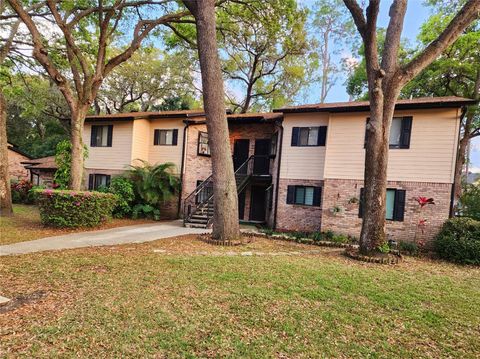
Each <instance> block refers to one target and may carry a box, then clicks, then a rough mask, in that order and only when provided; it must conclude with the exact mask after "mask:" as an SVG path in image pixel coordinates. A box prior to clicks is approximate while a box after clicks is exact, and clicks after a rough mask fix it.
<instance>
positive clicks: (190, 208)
mask: <svg viewBox="0 0 480 359" xmlns="http://www.w3.org/2000/svg"><path fill="white" fill-rule="evenodd" d="M255 157H259V156H255V155H252V156H250V157H249V158H248V159H247V160H246V161H245V162H244V163H242V164H241V165H240V167H238V168H237V169H236V171H235V173H234V174H235V181H236V184H237V191H238V192H241V191H242V190H243V189H244V188H245V186H246V184H247V183H248V179H249V177H250V176H251V175H252V173H253V160H254V158H255ZM242 172H244V173H242ZM240 176H241V177H240ZM242 177H243V181H242V182H240V183H239V179H240V178H242ZM211 183H212V184H213V175H210V176H209V177H207V179H205V180H204V181H203V182H202V183H200V184H199V185H198V186H197V187H196V188H195V190H194V191H193V192H192V193H190V194H189V195H188V196H187V197H186V198H185V200H184V201H183V223H184V224H185V222H186V221H187V220H189V219H191V216H192V215H193V214H194V213H196V211H197V210H198V209H200V208H206V214H207V226H208V225H209V224H210V222H211V220H212V218H213V217H210V210H209V208H208V207H209V205H210V204H211V203H212V202H213V191H212V193H210V194H209V195H208V197H206V198H203V200H202V201H201V202H200V203H196V198H197V196H198V195H199V194H201V193H203V191H205V190H206V189H207V187H208V185H209V184H211Z"/></svg>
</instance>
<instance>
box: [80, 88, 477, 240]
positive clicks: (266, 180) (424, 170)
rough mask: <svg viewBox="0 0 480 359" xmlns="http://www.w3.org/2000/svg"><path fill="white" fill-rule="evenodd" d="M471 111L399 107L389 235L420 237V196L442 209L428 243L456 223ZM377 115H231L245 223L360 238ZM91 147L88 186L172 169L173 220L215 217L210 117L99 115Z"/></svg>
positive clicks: (455, 104) (200, 221) (450, 106)
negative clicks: (448, 222) (456, 190)
mask: <svg viewBox="0 0 480 359" xmlns="http://www.w3.org/2000/svg"><path fill="white" fill-rule="evenodd" d="M470 103H472V101H471V100H468V99H464V98H457V97H444V98H420V99H413V100H400V101H398V103H397V105H396V111H395V119H394V121H393V125H392V130H391V136H390V148H391V150H390V153H389V167H388V181H389V182H388V191H387V213H386V216H387V219H388V221H387V231H388V234H389V236H390V237H392V238H394V239H397V240H411V239H412V238H413V237H414V236H415V233H416V231H417V224H418V221H419V219H420V213H419V212H418V205H417V204H416V201H415V198H416V197H418V196H427V197H433V198H434V199H435V203H436V205H435V206H434V208H427V209H426V210H424V211H423V213H422V214H421V215H422V216H424V217H425V218H427V219H428V227H427V231H426V236H427V237H428V239H430V238H432V236H433V235H434V234H435V232H436V231H437V229H438V228H439V227H440V225H441V224H442V223H443V221H444V220H445V219H446V218H448V216H449V213H450V210H451V193H452V183H453V172H454V165H455V158H456V150H457V140H458V136H459V128H460V117H461V113H462V111H461V109H462V107H464V106H465V105H467V104H470ZM368 111H369V104H368V102H346V103H333V104H319V105H304V106H296V107H289V108H284V109H279V110H275V111H274V113H259V114H255V113H253V114H242V115H228V116H227V118H228V123H229V129H230V142H231V146H232V155H233V158H234V166H235V169H236V171H237V172H236V178H237V184H238V186H239V192H240V194H239V210H240V218H241V219H242V220H244V221H249V222H254V223H265V224H266V225H268V226H270V227H274V228H276V229H279V230H299V231H315V230H322V231H325V230H328V229H331V230H333V231H335V232H340V233H345V234H349V235H353V236H357V237H358V235H359V232H360V227H361V218H360V217H361V212H362V209H361V207H362V206H361V204H360V202H361V197H362V188H363V171H364V160H365V150H364V142H365V126H366V121H367V118H368V115H369V113H368ZM84 142H85V143H86V144H87V145H88V146H89V158H88V159H87V161H86V163H85V167H86V171H87V173H88V176H87V177H86V178H88V183H86V184H85V187H88V188H90V189H95V188H96V187H98V186H99V185H102V184H106V183H108V181H109V180H110V176H112V175H116V174H120V173H122V172H123V171H125V170H126V169H127V168H128V166H129V165H132V164H136V163H139V162H138V161H137V159H142V160H145V161H148V162H150V163H152V164H153V163H164V162H173V163H174V164H175V165H176V172H177V174H178V175H179V176H180V177H181V178H182V192H181V196H180V198H179V199H177V200H175V201H172V202H171V203H169V206H168V208H169V213H170V214H171V215H172V216H174V215H175V214H177V213H179V214H183V215H184V216H185V217H186V222H188V223H190V224H192V225H205V223H206V222H207V221H209V220H210V219H211V215H212V211H213V206H212V204H213V198H212V188H211V186H212V183H211V179H209V176H210V174H211V164H210V158H209V151H210V150H209V147H208V134H207V130H206V125H205V115H204V113H203V112H202V111H201V110H189V111H170V112H156V113H155V112H149V113H128V114H117V115H103V116H102V115H100V116H90V117H88V118H87V121H86V124H85V130H84ZM182 210H183V211H182Z"/></svg>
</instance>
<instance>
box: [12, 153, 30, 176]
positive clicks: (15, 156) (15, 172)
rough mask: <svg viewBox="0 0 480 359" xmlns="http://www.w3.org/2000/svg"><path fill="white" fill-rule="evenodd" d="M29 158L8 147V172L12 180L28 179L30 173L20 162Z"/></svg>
mask: <svg viewBox="0 0 480 359" xmlns="http://www.w3.org/2000/svg"><path fill="white" fill-rule="evenodd" d="M29 159H30V158H28V157H27V156H24V155H22V154H20V153H18V152H15V151H13V150H12V149H10V148H9V149H8V174H9V175H10V178H11V179H13V180H21V179H30V173H29V171H28V170H27V169H25V166H24V165H23V164H21V162H25V161H28V160H29Z"/></svg>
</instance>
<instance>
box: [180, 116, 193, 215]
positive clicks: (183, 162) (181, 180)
mask: <svg viewBox="0 0 480 359" xmlns="http://www.w3.org/2000/svg"><path fill="white" fill-rule="evenodd" d="M184 123H185V127H184V128H183V147H182V165H181V169H180V193H179V194H178V206H177V207H178V208H177V218H179V217H180V210H181V208H182V194H183V171H184V169H185V151H186V146H187V128H188V126H189V125H190V121H188V120H186V121H184Z"/></svg>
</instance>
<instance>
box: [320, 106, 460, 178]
mask: <svg viewBox="0 0 480 359" xmlns="http://www.w3.org/2000/svg"><path fill="white" fill-rule="evenodd" d="M395 115H396V116H412V117H413V121H412V134H411V139H410V148H409V149H391V150H390V152H389V164H388V180H389V181H420V182H438V183H452V182H453V169H454V164H455V152H456V146H457V138H458V127H459V123H458V121H459V120H458V113H457V110H456V109H435V110H414V111H398V112H396V113H395ZM367 117H368V114H367V113H356V114H345V113H343V114H332V115H331V117H330V125H329V130H328V135H327V154H326V161H325V177H326V178H338V179H363V169H364V158H365V150H364V148H363V146H364V136H365V121H366V118H367Z"/></svg>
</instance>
